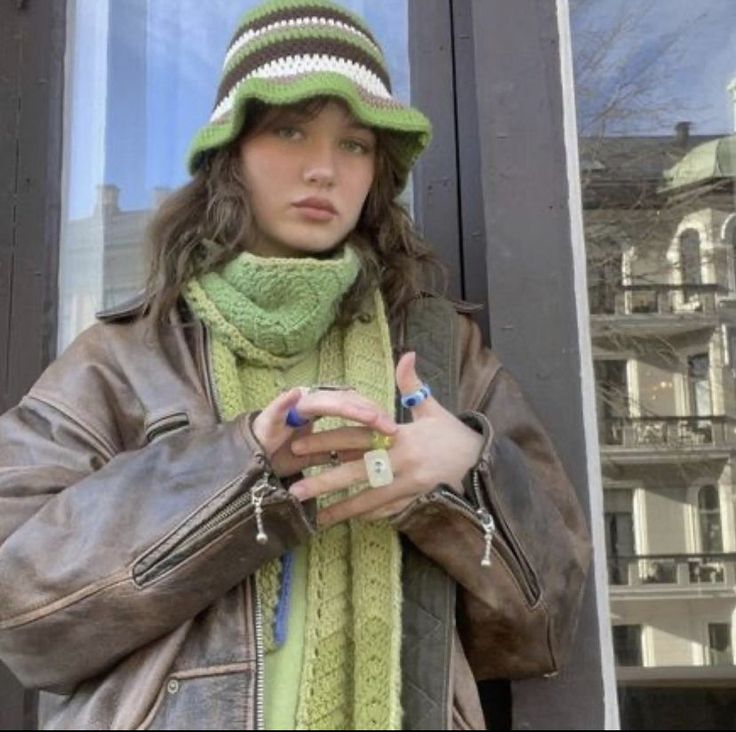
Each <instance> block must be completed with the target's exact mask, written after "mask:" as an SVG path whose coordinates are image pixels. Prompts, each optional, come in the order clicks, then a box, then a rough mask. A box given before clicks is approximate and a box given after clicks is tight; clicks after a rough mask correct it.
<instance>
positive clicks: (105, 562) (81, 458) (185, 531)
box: [0, 348, 314, 693]
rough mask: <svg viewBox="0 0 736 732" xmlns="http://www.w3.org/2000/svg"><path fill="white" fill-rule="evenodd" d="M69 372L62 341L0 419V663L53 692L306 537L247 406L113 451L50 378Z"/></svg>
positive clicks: (92, 378) (92, 386) (95, 385)
mask: <svg viewBox="0 0 736 732" xmlns="http://www.w3.org/2000/svg"><path fill="white" fill-rule="evenodd" d="M74 368H78V362H77V363H75V358H74V349H73V348H70V349H69V351H68V352H67V353H65V354H64V355H63V356H62V357H60V359H58V360H57V361H56V362H55V363H54V364H52V366H50V367H49V369H47V372H45V373H44V375H42V377H41V379H40V380H39V381H38V382H37V384H36V385H35V386H34V387H33V388H32V389H31V391H30V392H29V394H28V395H27V396H26V397H24V398H23V400H22V401H21V402H20V404H19V405H18V406H17V407H15V408H13V409H11V410H10V411H8V412H7V413H5V414H4V415H2V416H0V659H2V661H3V662H4V663H5V664H6V665H7V666H8V668H9V669H10V670H11V671H12V672H13V673H14V674H15V675H16V676H17V677H18V679H19V680H20V682H21V683H22V684H24V685H25V686H27V687H38V688H45V689H49V690H51V691H56V692H60V693H68V692H69V691H70V690H71V689H73V687H74V686H75V685H76V684H77V683H78V682H80V681H81V680H83V679H86V678H89V677H91V676H93V675H95V674H97V673H99V672H101V671H103V670H104V669H105V668H107V667H109V666H111V665H113V663H114V662H116V661H117V660H118V659H120V658H122V657H123V656H125V655H127V654H128V653H130V652H131V651H133V650H134V649H136V648H138V647H140V646H142V645H144V644H145V643H147V642H149V641H151V640H153V639H155V638H157V637H159V636H161V635H163V634H165V633H167V632H169V631H171V630H173V629H175V628H176V627H178V626H179V625H181V624H182V623H183V622H184V621H186V620H187V619H189V618H192V617H194V616H195V615H196V614H197V613H198V612H200V611H201V610H202V609H204V608H205V607H207V606H208V605H209V604H211V603H212V602H213V601H214V600H216V599H217V598H218V597H220V596H221V595H223V594H224V593H225V592H227V591H228V590H229V589H230V588H232V587H233V586H235V585H237V584H238V583H239V582H241V581H242V580H243V579H244V578H245V577H246V576H247V575H249V574H251V573H252V572H253V571H254V570H255V569H257V567H258V566H259V565H261V564H263V563H264V562H266V561H268V560H270V559H272V558H275V557H277V556H280V555H281V554H283V553H284V551H285V550H286V549H288V548H289V547H290V546H293V545H295V544H297V543H299V542H302V541H305V540H307V539H308V538H309V536H311V535H312V533H314V522H313V517H311V516H308V515H307V514H306V513H305V510H306V509H305V508H303V507H302V506H301V504H300V503H299V501H297V500H296V499H295V498H293V497H292V496H290V495H289V494H288V493H287V491H286V490H285V489H284V487H283V486H282V485H281V483H280V482H279V480H278V479H277V478H276V477H275V476H273V475H271V473H270V470H269V467H270V466H269V465H268V462H267V459H266V457H265V455H264V453H263V451H262V450H261V447H260V445H259V444H258V442H257V440H256V439H255V436H254V434H253V432H252V429H251V424H252V420H253V418H254V417H255V416H256V414H257V412H253V413H250V414H248V415H243V416H242V417H241V418H239V419H238V420H234V421H232V422H229V423H222V424H215V425H213V426H212V427H211V428H197V429H195V428H190V429H184V430H180V431H177V432H175V433H172V434H169V435H165V436H162V437H160V438H158V439H156V440H154V441H153V442H151V443H150V444H148V445H146V446H145V447H142V448H140V449H135V450H127V451H120V452H119V451H118V448H119V445H117V444H116V440H115V437H114V433H115V430H114V429H109V430H108V431H107V433H103V432H100V431H99V430H97V429H95V426H94V425H93V424H92V423H91V422H90V421H89V419H88V416H86V415H85V414H81V413H77V411H76V410H75V400H74V395H73V394H68V393H64V391H63V390H62V388H61V387H60V386H59V385H61V384H64V381H65V379H64V375H65V373H66V372H67V371H68V370H69V369H74ZM87 371H88V372H89V373H88V374H85V376H84V379H83V380H82V383H83V386H84V388H85V390H86V392H87V394H86V395H85V396H86V397H88V395H89V393H94V394H95V395H97V396H99V398H100V399H102V400H104V399H106V398H107V400H108V401H107V402H106V403H108V404H111V402H112V400H113V397H112V396H111V395H110V394H109V393H107V391H108V389H109V383H107V382H106V380H105V378H104V377H103V376H101V375H100V373H101V371H102V370H101V369H87ZM76 380H77V381H79V379H78V378H77V379H76ZM110 409H112V406H110ZM261 501H262V503H261ZM256 504H258V506H259V508H260V510H261V511H262V514H261V515H260V517H259V519H260V520H262V526H263V528H264V530H265V532H266V534H267V537H268V538H267V541H266V543H260V542H258V541H256V534H257V528H258V522H257V520H256Z"/></svg>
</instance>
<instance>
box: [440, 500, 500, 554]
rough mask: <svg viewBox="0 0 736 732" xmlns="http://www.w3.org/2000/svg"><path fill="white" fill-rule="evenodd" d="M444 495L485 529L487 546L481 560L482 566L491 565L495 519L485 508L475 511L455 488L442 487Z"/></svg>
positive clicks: (484, 534)
mask: <svg viewBox="0 0 736 732" xmlns="http://www.w3.org/2000/svg"><path fill="white" fill-rule="evenodd" d="M440 492H441V493H442V496H443V497H444V498H446V499H447V500H449V501H450V503H452V504H454V505H455V506H457V507H458V508H459V509H460V510H461V511H463V512H464V513H465V514H467V515H468V518H470V519H471V520H472V521H473V523H474V524H476V525H477V526H480V528H481V529H482V531H483V537H484V539H485V542H486V548H485V551H484V552H483V557H482V558H481V560H480V566H481V567H490V566H491V542H492V541H493V535H494V534H495V533H496V523H495V521H494V520H493V516H491V514H490V513H488V511H486V510H485V509H484V508H478V509H476V510H475V511H474V510H473V509H472V508H470V506H468V504H467V503H465V501H463V499H462V498H460V496H458V495H457V493H455V492H454V491H453V490H451V489H449V488H442V489H441V490H440Z"/></svg>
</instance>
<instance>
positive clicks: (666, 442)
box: [601, 415, 736, 448]
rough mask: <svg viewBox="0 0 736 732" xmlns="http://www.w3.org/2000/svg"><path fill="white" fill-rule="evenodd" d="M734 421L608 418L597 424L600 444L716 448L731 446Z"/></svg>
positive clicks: (715, 418) (721, 418) (712, 417)
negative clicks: (599, 429)
mask: <svg viewBox="0 0 736 732" xmlns="http://www.w3.org/2000/svg"><path fill="white" fill-rule="evenodd" d="M735 421H736V420H734V419H733V418H732V417H726V416H723V415H710V416H698V417H611V418H608V419H604V420H602V421H601V432H602V434H601V442H602V444H604V445H612V446H620V447H652V446H655V447H665V448H682V447H696V446H699V445H702V446H709V447H720V446H726V445H730V444H733V443H734V442H735V440H734V422H735Z"/></svg>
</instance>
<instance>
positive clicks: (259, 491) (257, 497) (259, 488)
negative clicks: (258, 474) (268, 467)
mask: <svg viewBox="0 0 736 732" xmlns="http://www.w3.org/2000/svg"><path fill="white" fill-rule="evenodd" d="M268 476H269V473H268V471H267V472H266V473H265V474H264V476H263V477H262V478H261V479H260V480H259V481H258V482H257V483H256V484H255V485H254V486H253V488H252V489H251V501H252V502H253V508H254V509H255V512H256V527H257V528H258V533H257V534H256V541H257V542H258V543H259V544H267V543H268V534H267V533H266V532H265V531H264V530H263V507H262V506H261V504H262V503H263V497H264V495H265V493H266V492H267V491H270V490H271V484H270V483H269V482H268Z"/></svg>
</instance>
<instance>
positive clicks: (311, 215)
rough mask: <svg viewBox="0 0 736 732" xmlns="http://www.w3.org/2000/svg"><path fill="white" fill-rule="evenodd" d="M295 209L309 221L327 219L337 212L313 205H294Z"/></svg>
mask: <svg viewBox="0 0 736 732" xmlns="http://www.w3.org/2000/svg"><path fill="white" fill-rule="evenodd" d="M294 208H296V210H297V211H298V212H299V213H300V214H301V215H302V216H304V217H305V218H307V219H310V220H311V221H329V220H330V219H333V218H334V217H335V216H336V215H337V214H335V213H333V212H332V211H328V210H327V209H324V208H314V206H295V207H294Z"/></svg>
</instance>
